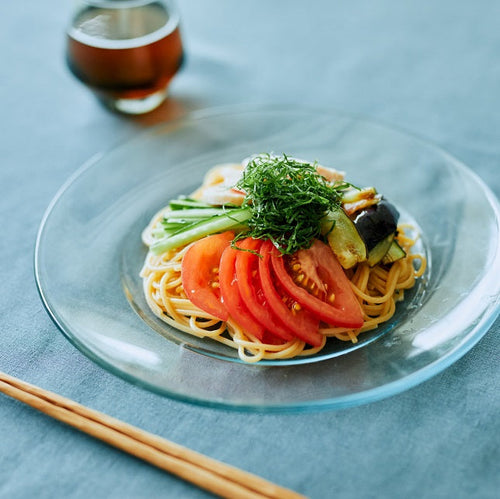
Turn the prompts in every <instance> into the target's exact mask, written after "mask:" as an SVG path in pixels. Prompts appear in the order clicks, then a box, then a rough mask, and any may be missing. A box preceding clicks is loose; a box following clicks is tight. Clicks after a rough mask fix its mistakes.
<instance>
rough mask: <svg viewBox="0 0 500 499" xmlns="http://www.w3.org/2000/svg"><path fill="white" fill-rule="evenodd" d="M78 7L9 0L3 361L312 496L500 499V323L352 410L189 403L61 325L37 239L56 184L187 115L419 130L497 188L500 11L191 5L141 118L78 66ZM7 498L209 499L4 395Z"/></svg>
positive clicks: (2, 461)
mask: <svg viewBox="0 0 500 499" xmlns="http://www.w3.org/2000/svg"><path fill="white" fill-rule="evenodd" d="M69 7H70V3H69V2H64V1H63V0H57V1H53V2H49V3H47V2H36V1H34V0H27V1H26V2H24V3H23V8H20V7H19V6H18V4H17V3H16V2H1V3H0V33H1V35H0V36H1V41H2V43H1V44H0V51H1V59H0V60H1V61H2V63H1V68H2V69H1V70H2V78H1V79H0V89H1V93H2V113H1V114H2V117H1V121H2V131H1V134H0V158H1V166H0V214H1V238H0V240H1V245H0V252H1V253H0V268H1V274H0V275H1V276H2V286H1V291H0V299H1V303H2V314H1V316H0V321H1V322H0V324H1V325H0V331H1V336H2V348H1V349H0V369H1V370H3V371H5V372H7V373H9V374H11V375H14V376H18V377H20V378H21V379H24V380H26V381H28V382H31V383H34V384H37V385H39V386H41V387H43V388H46V389H49V390H52V391H55V392H57V393H60V394H61V395H64V396H67V397H69V398H72V399H74V400H76V401H78V402H80V403H82V404H84V405H87V406H90V407H92V408H95V409H97V410H100V411H103V412H105V413H108V414H110V415H112V416H114V417H117V418H119V419H122V420H124V421H126V422H129V423H131V424H134V425H137V426H138V427H141V428H144V429H146V430H148V431H151V432H153V433H156V434H158V435H161V436H164V437H166V438H168V439H171V440H173V441H175V442H177V443H179V444H182V445H186V446H188V447H190V448H193V449H195V450H197V451H199V452H202V453H205V454H207V455H209V456H212V457H214V458H216V459H219V460H222V461H225V462H227V463H230V464H232V465H234V466H238V467H241V468H243V469H245V470H248V471H250V472H253V473H256V474H258V475H261V476H263V477H264V478H267V479H269V480H271V481H275V482H277V483H279V484H281V485H284V486H286V487H289V488H292V489H295V490H297V491H299V492H301V493H303V494H305V495H307V496H309V497H312V498H324V497H338V498H372V497H373V498H378V497H405V498H423V497H425V498H448V497H449V498H452V497H453V498H469V497H474V498H494V497H498V496H497V493H498V490H500V473H499V468H498V463H499V462H500V452H499V445H498V444H499V441H498V435H499V434H500V418H499V417H498V416H499V412H500V397H499V367H498V366H499V362H498V352H499V334H498V333H499V331H500V322H499V321H498V320H497V321H496V322H495V324H494V325H493V327H492V328H491V329H490V331H489V333H488V334H487V335H486V336H485V337H484V338H483V339H482V340H481V341H480V342H479V343H478V344H477V346H475V347H474V349H473V350H471V351H470V352H469V353H468V354H466V355H465V356H464V357H463V358H462V359H460V360H459V361H458V362H456V363H455V364H454V365H452V366H451V367H449V368H448V369H446V370H445V371H444V372H442V373H441V374H439V375H437V376H435V377H434V378H432V379H430V380H428V381H426V382H425V383H423V384H421V385H419V386H417V387H415V388H413V389H411V390H409V391H407V392H404V393H401V394H399V395H397V396H393V397H391V398H388V399H386V400H382V401H379V402H376V403H372V404H369V405H364V406H360V407H355V408H351V409H345V410H342V411H337V412H332V411H327V412H321V413H313V414H289V415H259V414H243V413H238V412H234V413H233V412H226V411H222V410H215V409H210V408H203V407H195V406H190V405H188V404H184V403H180V402H177V401H172V400H169V399H166V398H162V397H160V396H157V395H154V394H152V393H149V392H147V391H145V390H143V389H140V388H138V387H135V386H133V385H131V384H129V383H127V382H125V381H123V380H121V379H118V378H116V377H114V376H113V375H111V374H109V373H107V372H106V371H104V370H103V369H102V368H100V367H98V366H97V365H95V364H94V363H93V362H91V361H90V360H88V359H87V358H86V357H85V356H84V355H83V354H81V353H80V352H79V351H77V350H76V349H75V348H74V347H73V346H72V345H71V344H70V343H69V342H68V341H67V340H66V339H65V338H64V337H63V336H62V334H60V333H59V331H58V330H57V329H56V327H55V326H54V324H53V323H52V322H51V320H50V319H49V317H48V315H47V314H46V312H45V310H44V308H43V306H42V303H41V301H40V299H39V297H38V295H37V291H36V288H35V283H34V278H33V265H32V260H33V247H34V241H35V237H36V232H37V229H38V226H39V223H40V221H41V217H42V214H43V212H44V210H45V208H46V206H47V205H48V203H49V202H50V200H51V198H52V197H53V195H54V193H55V192H56V190H57V188H58V187H59V186H60V185H61V184H62V183H63V182H64V181H65V180H66V178H67V177H69V175H71V174H72V173H73V172H74V171H75V169H76V168H78V167H79V166H80V165H81V164H82V163H83V162H84V161H85V160H87V159H88V158H89V157H91V156H92V155H94V154H95V153H97V152H100V151H103V150H107V149H109V148H110V147H111V146H112V145H113V144H116V143H118V142H120V141H122V140H126V139H128V138H130V137H133V136H134V135H135V134H136V133H137V132H139V131H140V130H142V129H144V127H146V126H149V125H151V124H154V123H157V122H159V121H161V120H165V119H171V118H172V117H175V116H178V115H180V114H183V113H185V112H188V111H190V110H196V109H201V108H206V107H213V106H220V105H228V104H241V103H255V104H262V103H278V104H284V105H290V106H296V105H300V106H305V107H308V106H309V107H314V108H321V107H326V108H337V109H342V110H346V111H352V112H355V113H361V114H363V115H367V116H370V117H372V118H375V119H378V120H381V121H383V122H387V123H390V124H392V125H395V126H397V127H401V128H403V129H406V130H409V131H411V132H414V133H416V134H418V135H420V136H422V137H425V138H428V139H430V140H431V141H433V142H434V143H436V144H438V145H440V146H442V147H444V148H445V149H447V150H448V151H450V152H451V153H452V154H454V155H456V156H457V157H458V158H459V159H461V160H462V161H464V162H465V163H466V164H468V165H469V166H470V167H471V168H472V169H473V170H474V171H475V172H477V174H478V175H479V176H480V177H482V178H483V180H484V181H485V182H486V183H487V184H488V185H489V186H490V187H491V188H492V190H493V191H494V192H495V193H496V195H497V196H498V195H499V194H500V177H499V171H500V170H499V169H500V166H499V163H500V140H499V139H500V136H499V130H500V94H499V88H500V29H499V26H500V2H498V1H496V0H478V1H476V2H460V1H458V2H457V1H456V0H455V1H452V0H442V1H440V2H431V1H418V2H417V1H396V0H379V1H377V2H372V1H369V0H357V1H354V2H348V1H337V2H330V1H327V0H316V1H313V2H298V1H285V0H275V1H273V2H266V1H263V0H256V1H253V2H231V1H229V0H217V1H214V2H204V1H202V0H182V1H181V2H180V3H179V7H180V11H181V15H182V27H183V35H184V41H185V46H186V51H187V62H186V65H185V67H184V68H183V70H182V72H181V73H180V74H179V76H178V77H177V78H176V79H175V80H174V82H173V84H172V86H171V97H170V100H169V101H168V102H167V103H166V104H165V105H163V106H162V107H161V108H159V109H157V110H156V111H154V112H153V113H151V114H149V115H147V116H142V117H137V118H126V117H123V116H119V115H116V114H112V113H110V112H108V111H106V110H105V109H104V108H102V107H101V106H100V105H99V104H98V103H97V102H96V100H95V99H94V98H93V97H92V95H90V93H89V92H88V91H87V90H86V89H85V88H84V87H83V86H81V85H80V84H79V83H78V82H76V81H75V80H74V79H73V78H72V76H71V75H70V74H69V72H68V70H67V69H66V67H65V65H64V50H63V44H64V28H65V24H66V22H67V20H68V18H69V12H68V9H69ZM0 497H1V498H9V499H10V498H16V499H24V498H31V497H37V498H39V499H45V498H59V497H61V498H63V497H64V498H76V499H78V498H82V499H83V498H87V497H94V498H142V497H186V498H196V497H209V494H207V493H206V492H204V491H202V490H199V489H197V488H195V487H193V486H191V485H190V484H188V483H185V482H183V481H181V480H179V479H177V478H175V477H173V476H171V475H169V474H167V473H165V472H162V471H160V470H158V469H156V468H154V467H151V466H149V465H147V464H145V463H143V462H141V461H139V460H137V459H135V458H133V457H130V456H128V455H126V454H124V453H121V452H119V451H117V450H115V449H113V448H111V447H109V446H107V445H105V444H104V443H101V442H99V441H96V440H94V439H92V438H90V437H87V436H86V435H84V434H82V433H79V432H78V431H76V430H73V429H71V428H70V427H68V426H65V425H64V424H61V423H59V422H57V421H54V420H52V419H50V418H48V417H46V416H44V415H42V414H40V413H38V412H36V411H34V410H32V409H31V408H29V407H27V406H24V405H23V404H21V403H19V402H17V401H14V400H11V399H9V398H7V397H5V396H3V395H1V396H0Z"/></svg>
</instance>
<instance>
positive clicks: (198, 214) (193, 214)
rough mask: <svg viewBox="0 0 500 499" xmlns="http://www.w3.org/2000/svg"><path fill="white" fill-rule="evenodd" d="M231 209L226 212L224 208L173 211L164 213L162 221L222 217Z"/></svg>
mask: <svg viewBox="0 0 500 499" xmlns="http://www.w3.org/2000/svg"><path fill="white" fill-rule="evenodd" d="M232 210H233V208H231V209H230V210H227V209H225V208H214V207H213V206H212V207H211V208H199V209H197V208H193V209H189V210H175V211H173V212H166V213H165V215H164V220H167V221H170V219H171V218H182V219H183V220H188V219H192V218H200V219H201V218H208V217H213V216H214V215H224V214H225V213H229V212H230V211H232Z"/></svg>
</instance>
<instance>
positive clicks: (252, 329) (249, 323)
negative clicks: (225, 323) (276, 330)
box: [219, 246, 265, 341]
mask: <svg viewBox="0 0 500 499" xmlns="http://www.w3.org/2000/svg"><path fill="white" fill-rule="evenodd" d="M240 253H242V251H240V250H237V249H234V248H231V246H228V247H227V248H226V249H225V250H224V253H222V257H221V259H220V268H219V284H220V291H221V294H222V302H223V304H224V306H225V307H226V309H227V310H228V312H229V316H230V317H231V318H232V319H233V320H234V321H235V322H236V323H237V324H238V325H239V326H240V327H241V328H242V329H243V330H244V331H247V332H248V333H251V334H253V335H254V336H255V337H256V338H258V339H259V340H261V341H262V340H263V338H264V331H265V328H264V326H262V324H261V323H260V322H258V321H256V320H255V319H254V317H253V315H252V314H251V313H250V312H249V310H248V308H247V306H246V305H245V302H244V301H243V298H242V296H241V294H240V291H239V288H238V279H237V276H236V258H237V256H238V255H239V254H240Z"/></svg>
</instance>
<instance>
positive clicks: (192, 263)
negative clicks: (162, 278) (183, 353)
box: [181, 231, 234, 321]
mask: <svg viewBox="0 0 500 499" xmlns="http://www.w3.org/2000/svg"><path fill="white" fill-rule="evenodd" d="M233 239H234V233H233V232H230V231H229V232H223V233H222V234H214V235H212V236H207V237H204V238H203V239H200V240H199V241H197V242H196V243H194V244H193V245H192V246H191V247H190V248H189V249H188V250H187V251H186V254H185V255H184V257H183V259H182V266H181V278H182V287H183V288H184V292H185V293H186V296H187V297H188V299H189V301H191V303H193V304H194V305H196V306H197V307H198V308H200V309H201V310H203V311H205V312H207V313H208V314H210V315H212V316H214V317H216V318H217V319H220V320H222V321H226V320H227V319H228V316H229V314H228V311H227V309H226V307H225V306H224V305H223V304H222V302H221V294H220V290H219V278H218V275H219V274H218V270H219V262H220V259H221V256H222V253H223V251H224V250H225V249H226V248H227V247H228V246H229V243H230V242H231V241H232V240H233Z"/></svg>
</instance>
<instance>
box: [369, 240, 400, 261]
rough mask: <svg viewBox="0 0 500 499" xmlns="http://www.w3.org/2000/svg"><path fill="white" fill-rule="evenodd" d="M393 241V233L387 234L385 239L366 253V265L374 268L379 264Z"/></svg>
mask: <svg viewBox="0 0 500 499" xmlns="http://www.w3.org/2000/svg"><path fill="white" fill-rule="evenodd" d="M393 241H394V233H393V234H389V235H388V236H387V237H386V238H384V239H382V241H380V242H379V243H377V244H376V245H375V247H374V248H373V249H372V250H371V251H370V252H369V253H368V265H369V266H370V267H374V266H375V265H377V263H379V262H380V261H381V260H382V259H383V258H384V257H385V255H386V254H387V252H388V251H389V248H390V247H391V245H392V243H393Z"/></svg>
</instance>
